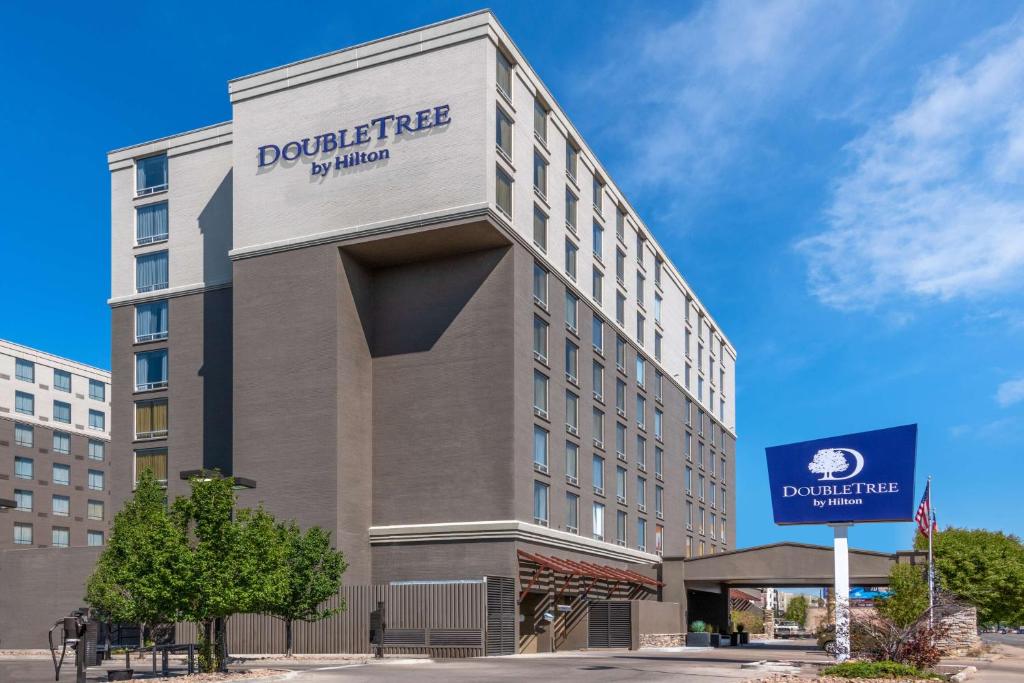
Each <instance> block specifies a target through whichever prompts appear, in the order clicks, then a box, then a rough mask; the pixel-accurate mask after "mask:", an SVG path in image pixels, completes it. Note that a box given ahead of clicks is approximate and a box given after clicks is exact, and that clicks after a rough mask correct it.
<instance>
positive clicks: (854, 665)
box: [821, 661, 942, 679]
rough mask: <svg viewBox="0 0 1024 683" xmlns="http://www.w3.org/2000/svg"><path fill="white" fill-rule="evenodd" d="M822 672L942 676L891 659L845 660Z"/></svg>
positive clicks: (858, 675) (862, 675)
mask: <svg viewBox="0 0 1024 683" xmlns="http://www.w3.org/2000/svg"><path fill="white" fill-rule="evenodd" d="M821 673H822V674H823V675H825V676H841V677H843V678H903V679H906V678H912V679H913V678H932V679H941V678H942V677H941V676H937V675H935V674H931V673H926V672H924V671H921V670H920V669H917V668H915V667H913V666H909V665H907V664H899V663H897V662H890V661H884V662H843V663H842V664H836V665H835V666H830V667H827V668H825V669H823V670H822V672H821Z"/></svg>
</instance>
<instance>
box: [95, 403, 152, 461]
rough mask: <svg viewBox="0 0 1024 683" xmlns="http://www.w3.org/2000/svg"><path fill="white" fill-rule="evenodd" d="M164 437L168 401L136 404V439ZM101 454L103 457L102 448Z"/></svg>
mask: <svg viewBox="0 0 1024 683" xmlns="http://www.w3.org/2000/svg"><path fill="white" fill-rule="evenodd" d="M163 436H167V399H165V398H161V399H156V400H153V401H138V402H137V403H136V404H135V438H136V439H154V438H159V437H163ZM102 445H103V444H100V446H102ZM100 453H101V455H102V448H101V449H100ZM101 459H102V458H101Z"/></svg>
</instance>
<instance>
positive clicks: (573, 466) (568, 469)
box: [565, 441, 580, 485]
mask: <svg viewBox="0 0 1024 683" xmlns="http://www.w3.org/2000/svg"><path fill="white" fill-rule="evenodd" d="M579 477H580V447H579V446H578V445H576V444H575V443H573V442H572V441H566V442H565V479H566V481H568V482H569V483H570V484H573V485H579V481H580V479H579Z"/></svg>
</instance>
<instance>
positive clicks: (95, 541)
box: [86, 531, 103, 547]
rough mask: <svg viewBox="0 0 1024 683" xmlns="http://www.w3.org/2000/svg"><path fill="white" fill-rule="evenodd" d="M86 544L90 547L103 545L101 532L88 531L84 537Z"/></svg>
mask: <svg viewBox="0 0 1024 683" xmlns="http://www.w3.org/2000/svg"><path fill="white" fill-rule="evenodd" d="M86 538H87V539H88V544H89V546H90V547H98V546H101V545H103V532H102V531H89V532H88V534H87V535H86Z"/></svg>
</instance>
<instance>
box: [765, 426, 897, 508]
mask: <svg viewBox="0 0 1024 683" xmlns="http://www.w3.org/2000/svg"><path fill="white" fill-rule="evenodd" d="M916 453H917V425H905V426H902V427H892V428H890V429H879V430H875V431H871V432H859V433H857V434H846V435H844V436H832V437H828V438H826V439H815V440H814V441H803V442H801V443H793V444H788V445H785V446H773V447H771V448H766V449H765V454H766V455H767V458H768V479H769V482H770V484H771V493H772V508H773V509H774V512H775V523H776V524H827V523H830V522H831V523H841V522H902V521H911V520H913V518H914V464H915V457H916Z"/></svg>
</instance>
